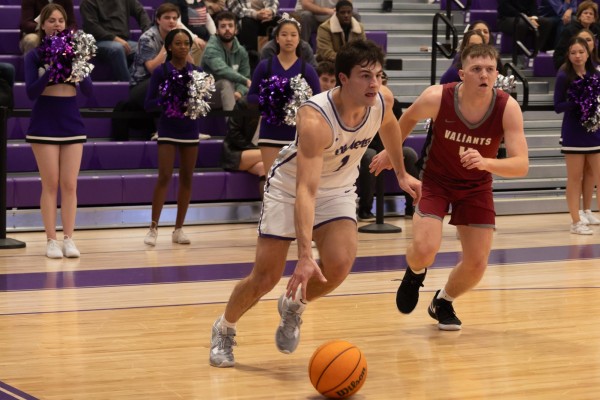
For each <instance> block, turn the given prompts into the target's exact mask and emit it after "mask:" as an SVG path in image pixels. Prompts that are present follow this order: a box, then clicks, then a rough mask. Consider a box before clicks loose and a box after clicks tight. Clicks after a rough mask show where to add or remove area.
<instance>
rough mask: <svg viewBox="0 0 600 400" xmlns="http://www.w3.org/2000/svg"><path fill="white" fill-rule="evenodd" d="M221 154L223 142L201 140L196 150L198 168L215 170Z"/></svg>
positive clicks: (219, 162) (218, 164)
mask: <svg viewBox="0 0 600 400" xmlns="http://www.w3.org/2000/svg"><path fill="white" fill-rule="evenodd" d="M222 152H223V141H221V140H215V139H209V140H202V141H201V142H200V146H199V148H198V161H197V162H196V167H198V168H215V167H219V166H220V164H221V153H222Z"/></svg>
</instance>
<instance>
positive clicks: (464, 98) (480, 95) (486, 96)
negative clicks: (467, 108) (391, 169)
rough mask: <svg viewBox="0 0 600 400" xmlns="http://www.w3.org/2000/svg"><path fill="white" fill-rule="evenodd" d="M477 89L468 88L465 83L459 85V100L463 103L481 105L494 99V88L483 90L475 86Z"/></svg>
mask: <svg viewBox="0 0 600 400" xmlns="http://www.w3.org/2000/svg"><path fill="white" fill-rule="evenodd" d="M474 89H475V90H468V88H467V87H465V85H464V84H461V85H459V86H458V101H459V103H461V104H463V105H473V106H480V105H482V104H486V105H487V104H489V103H490V101H491V100H492V95H493V93H494V90H493V89H489V90H486V91H485V92H482V91H480V90H479V87H476V88H474Z"/></svg>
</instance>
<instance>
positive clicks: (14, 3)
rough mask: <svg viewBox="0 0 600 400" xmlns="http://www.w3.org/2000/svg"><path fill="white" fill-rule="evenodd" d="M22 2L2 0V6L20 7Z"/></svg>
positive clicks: (20, 0) (19, 0) (18, 0)
mask: <svg viewBox="0 0 600 400" xmlns="http://www.w3.org/2000/svg"><path fill="white" fill-rule="evenodd" d="M22 1H23V0H3V2H2V3H3V4H6V5H7V6H20V5H21V2H22Z"/></svg>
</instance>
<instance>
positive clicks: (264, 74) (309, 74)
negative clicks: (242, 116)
mask: <svg viewBox="0 0 600 400" xmlns="http://www.w3.org/2000/svg"><path fill="white" fill-rule="evenodd" d="M298 74H302V76H303V77H304V79H305V80H306V83H308V85H309V86H310V88H311V89H312V92H313V96H314V95H317V94H319V93H320V92H321V84H320V83H319V76H318V75H317V72H316V71H315V69H314V68H313V66H312V65H310V64H308V63H306V62H305V61H303V60H302V59H301V58H298V59H297V60H296V62H295V63H294V64H292V66H291V67H290V68H288V69H287V70H286V69H284V68H283V66H282V65H281V63H280V62H279V58H277V56H273V57H272V58H270V59H265V60H262V61H261V62H260V63H259V64H258V65H257V66H256V70H255V71H254V74H253V75H252V85H250V89H249V90H248V103H255V104H258V98H259V93H260V89H259V88H260V85H261V83H262V81H263V79H269V78H270V77H271V76H273V75H277V76H279V77H281V78H288V79H289V78H293V77H295V76H296V75H298ZM281 106H282V107H283V106H284V105H283V104H282V105H281ZM295 137H296V126H295V125H293V126H290V125H287V124H285V123H283V122H282V123H281V125H273V124H271V123H269V122H267V120H266V118H262V119H261V122H260V131H259V136H258V145H259V146H267V147H283V146H285V145H287V144H288V143H290V142H292V141H293V140H294V138H295Z"/></svg>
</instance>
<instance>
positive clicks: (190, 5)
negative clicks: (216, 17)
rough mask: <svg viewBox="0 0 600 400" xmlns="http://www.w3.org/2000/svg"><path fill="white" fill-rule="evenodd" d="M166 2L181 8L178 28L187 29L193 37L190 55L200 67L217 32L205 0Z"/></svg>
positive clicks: (169, 0) (171, 0) (166, 0)
mask: <svg viewBox="0 0 600 400" xmlns="http://www.w3.org/2000/svg"><path fill="white" fill-rule="evenodd" d="M165 2H166V3H172V4H175V5H176V6H177V7H179V12H180V13H181V17H180V18H179V20H178V21H177V22H178V23H177V27H178V28H184V29H187V30H188V32H190V34H191V35H192V40H193V41H194V42H193V43H192V50H191V52H190V54H191V55H192V59H193V60H194V65H200V60H201V59H202V53H204V48H205V47H206V42H207V41H208V39H209V38H210V36H211V35H214V34H215V33H216V32H217V28H216V27H215V23H214V21H213V19H212V17H211V16H210V14H209V13H208V9H207V7H206V4H205V3H204V1H203V0H200V1H197V0H165Z"/></svg>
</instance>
